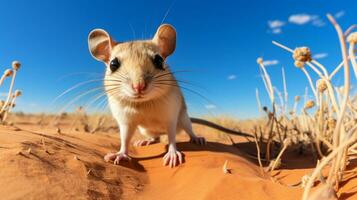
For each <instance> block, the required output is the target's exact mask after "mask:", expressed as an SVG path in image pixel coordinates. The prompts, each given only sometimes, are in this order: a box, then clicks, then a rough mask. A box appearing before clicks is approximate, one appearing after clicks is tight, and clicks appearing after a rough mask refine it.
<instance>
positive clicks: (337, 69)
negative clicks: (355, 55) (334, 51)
mask: <svg viewBox="0 0 357 200" xmlns="http://www.w3.org/2000/svg"><path fill="white" fill-rule="evenodd" d="M342 67H343V61H342V62H341V63H340V64H339V65H338V66H337V67H336V68H335V69H334V70H333V71H332V73H331V74H330V76H329V79H330V80H331V79H332V78H333V77H334V76H335V75H336V74H337V72H338V71H339V70H340V69H341V68H342Z"/></svg>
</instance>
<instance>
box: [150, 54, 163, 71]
mask: <svg viewBox="0 0 357 200" xmlns="http://www.w3.org/2000/svg"><path fill="white" fill-rule="evenodd" d="M152 62H153V63H154V65H155V67H156V68H157V69H160V70H165V68H164V59H163V58H162V57H161V56H160V55H158V54H156V55H155V56H154V58H153V59H152Z"/></svg>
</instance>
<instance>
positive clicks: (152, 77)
mask: <svg viewBox="0 0 357 200" xmlns="http://www.w3.org/2000/svg"><path fill="white" fill-rule="evenodd" d="M88 44H89V50H90V52H91V54H92V56H93V57H94V58H95V59H96V60H98V61H102V62H103V63H104V64H105V65H106V72H105V77H104V88H105V90H106V93H107V96H108V102H109V106H110V109H111V112H112V114H113V117H114V118H115V119H116V121H117V123H118V126H119V130H120V139H121V145H120V150H119V152H117V153H108V154H107V155H106V156H105V157H104V159H105V160H106V161H114V164H119V162H120V161H122V160H129V159H130V157H129V156H128V145H129V143H130V140H131V138H132V136H133V134H134V132H135V131H136V130H139V132H140V133H141V134H142V135H144V136H146V137H147V139H146V140H141V141H137V142H136V143H135V144H136V145H139V146H140V145H149V144H152V143H155V142H158V141H159V136H160V135H162V134H167V135H168V142H169V144H168V151H167V153H166V155H165V156H164V157H163V160H164V165H169V166H170V167H175V166H177V165H179V164H181V163H182V154H181V152H180V151H178V150H177V147H176V133H177V132H178V131H181V130H184V131H185V132H186V133H187V134H188V135H189V137H190V139H191V142H193V143H196V144H200V145H204V144H205V143H206V141H205V139H204V138H203V137H198V136H196V135H195V134H194V132H193V131H192V125H191V120H190V118H189V117H188V114H187V109H186V104H185V100H184V98H183V95H182V92H181V90H180V88H179V87H178V85H177V82H176V80H175V77H174V76H173V74H172V73H171V72H170V68H169V66H168V65H167V64H166V62H165V61H166V59H167V57H168V56H170V55H171V54H172V53H173V52H174V50H175V48H176V31H175V29H174V27H172V26H171V25H168V24H164V25H161V26H160V27H159V28H158V30H157V31H156V34H155V36H154V38H153V39H151V40H141V41H130V42H116V41H114V40H113V39H112V38H111V37H110V35H109V34H108V33H107V32H106V31H104V30H102V29H95V30H93V31H92V32H90V34H89V37H88ZM194 121H196V122H198V123H201V124H205V125H209V126H212V124H211V125H210V124H207V123H206V122H205V121H204V120H201V119H195V120H194ZM208 123H209V122H208ZM215 128H217V127H215ZM240 135H242V134H240Z"/></svg>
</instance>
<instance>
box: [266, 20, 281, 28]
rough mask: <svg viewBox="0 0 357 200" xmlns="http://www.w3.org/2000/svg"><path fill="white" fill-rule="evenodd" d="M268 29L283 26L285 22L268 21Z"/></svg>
mask: <svg viewBox="0 0 357 200" xmlns="http://www.w3.org/2000/svg"><path fill="white" fill-rule="evenodd" d="M268 25H269V28H271V29H275V28H280V27H282V26H284V25H285V22H283V21H280V20H270V21H268Z"/></svg>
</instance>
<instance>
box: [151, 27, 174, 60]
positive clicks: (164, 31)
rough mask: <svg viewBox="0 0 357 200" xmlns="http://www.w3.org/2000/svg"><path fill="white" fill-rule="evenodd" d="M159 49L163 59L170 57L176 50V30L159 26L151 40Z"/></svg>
mask: <svg viewBox="0 0 357 200" xmlns="http://www.w3.org/2000/svg"><path fill="white" fill-rule="evenodd" d="M153 42H154V43H156V44H157V45H158V47H159V49H160V54H161V56H163V57H164V58H166V57H168V56H169V55H171V54H172V53H173V52H174V51H175V48H176V30H175V28H174V27H173V26H171V25H169V24H163V25H161V26H160V27H159V28H158V29H157V31H156V34H155V36H154V38H153Z"/></svg>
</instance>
